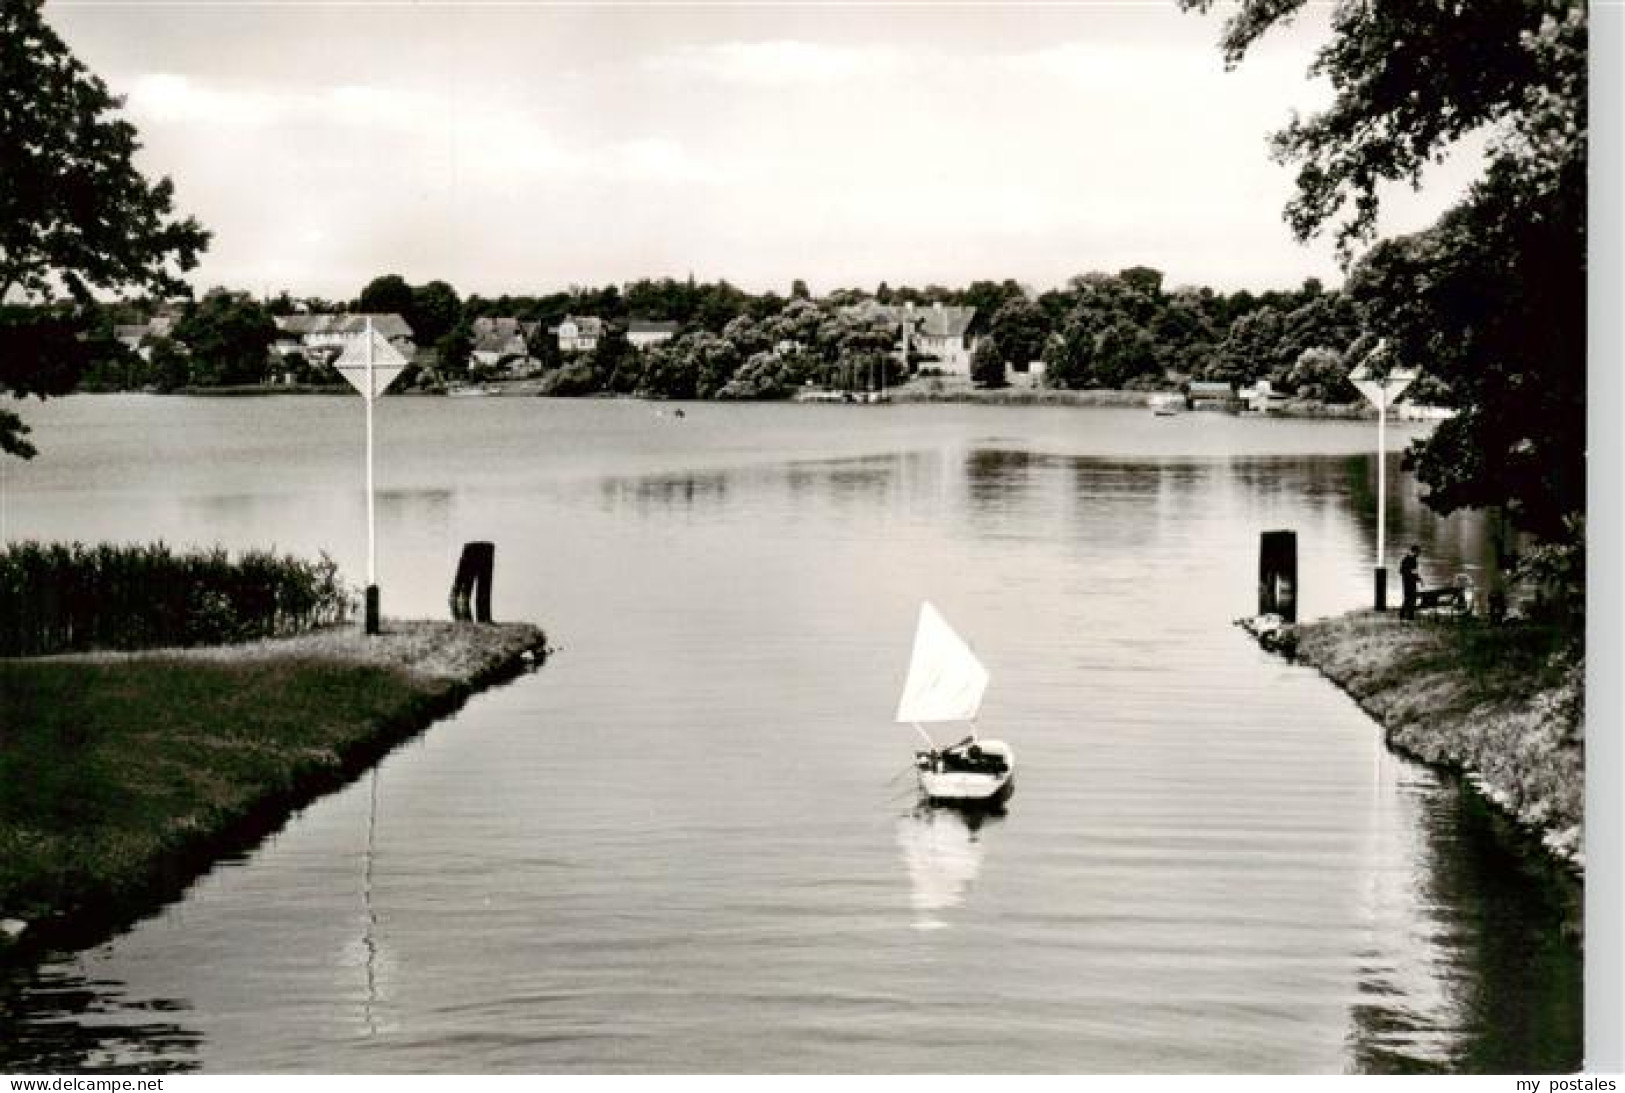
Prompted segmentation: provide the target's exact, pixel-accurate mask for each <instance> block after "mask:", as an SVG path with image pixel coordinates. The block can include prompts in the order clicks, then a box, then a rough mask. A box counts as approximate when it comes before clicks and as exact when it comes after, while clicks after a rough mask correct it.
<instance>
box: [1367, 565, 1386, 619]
mask: <svg viewBox="0 0 1625 1093" xmlns="http://www.w3.org/2000/svg"><path fill="white" fill-rule="evenodd" d="M1371 583H1372V599H1373V600H1374V602H1375V605H1376V608H1377V610H1378V611H1386V610H1388V567H1387V566H1385V565H1379V566H1378V567H1377V568H1376V569H1374V570H1372V571H1371Z"/></svg>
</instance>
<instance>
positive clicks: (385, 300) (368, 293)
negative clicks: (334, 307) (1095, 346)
mask: <svg viewBox="0 0 1625 1093" xmlns="http://www.w3.org/2000/svg"><path fill="white" fill-rule="evenodd" d="M412 299H413V297H412V286H411V285H409V284H407V283H406V278H404V277H402V276H401V275H400V274H398V273H386V274H384V275H383V276H382V277H374V278H373V279H372V280H371V281H368V282H367V287H366V288H364V289H362V290H361V295H360V296H359V297H358V298H357V299H356V302H355V309H356V311H357V312H358V313H360V314H364V315H399V316H401V317H402V318H406V316H408V315H410V314H411V313H412ZM408 321H410V320H408ZM416 333H417V331H416V330H414V331H413V334H414V335H415V334H416ZM424 344H429V343H424Z"/></svg>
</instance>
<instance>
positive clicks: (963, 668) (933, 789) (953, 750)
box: [897, 603, 1016, 807]
mask: <svg viewBox="0 0 1625 1093" xmlns="http://www.w3.org/2000/svg"><path fill="white" fill-rule="evenodd" d="M988 678H989V677H988V673H987V669H986V668H985V667H983V666H982V662H981V661H980V660H978V659H976V654H975V653H973V652H972V651H971V648H970V646H969V645H967V644H965V640H964V639H963V638H961V637H960V636H959V635H958V634H956V633H954V630H953V627H951V626H949V625H948V622H947V620H945V619H944V618H943V617H942V614H941V613H940V612H939V611H937V609H936V608H935V607H933V606H931V604H929V603H922V604H921V605H920V622H919V626H918V627H917V628H916V630H915V632H914V653H913V656H912V657H911V658H910V660H909V666H908V679H907V681H906V682H905V683H904V684H903V696H902V698H901V699H900V700H899V701H898V703H897V720H898V722H899V723H903V724H909V725H913V726H914V729H915V731H916V732H918V733H919V734H920V735H921V736H922V737H924V738H925V742H926V745H927V746H926V747H925V748H924V749H923V750H921V751H917V752H915V753H914V768H915V770H916V771H917V772H918V774H919V780H920V793H921V794H922V795H923V796H924V797H925V798H926V799H927V800H928V801H930V802H931V803H933V804H945V805H960V806H971V807H975V806H983V807H986V806H990V805H999V804H1002V803H1003V802H1004V801H1006V800H1007V799H1009V797H1010V794H1011V793H1013V792H1015V788H1016V783H1015V778H1016V756H1015V752H1014V751H1013V750H1012V749H1011V747H1010V745H1009V744H1006V743H1005V742H1004V741H1002V740H983V739H981V738H980V737H978V736H977V734H976V714H977V711H979V710H980V709H981V707H982V695H983V694H984V693H985V692H986V691H987V684H988ZM953 722H960V723H964V724H967V725H969V726H970V735H969V736H966V737H965V738H964V739H963V740H960V741H959V742H958V743H956V744H949V745H946V746H939V745H938V744H937V743H936V742H935V741H934V740H932V739H931V736H930V734H929V733H927V732H926V731H925V729H924V728H922V727H921V726H922V725H928V724H941V723H953Z"/></svg>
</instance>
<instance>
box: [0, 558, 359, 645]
mask: <svg viewBox="0 0 1625 1093" xmlns="http://www.w3.org/2000/svg"><path fill="white" fill-rule="evenodd" d="M352 606H353V595H352V593H351V591H350V590H349V589H347V588H346V587H345V586H344V584H343V582H342V581H341V580H340V579H339V572H338V565H337V564H336V563H335V562H334V561H333V559H332V558H330V557H328V556H327V555H326V554H325V553H323V554H322V556H321V558H320V559H319V560H317V561H310V560H307V559H303V558H296V557H294V556H292V555H282V556H278V555H276V554H273V553H271V552H269V551H259V550H255V551H248V552H246V553H243V554H241V555H240V556H238V558H237V559H236V560H235V561H233V560H232V559H231V558H230V556H229V555H228V554H227V552H226V550H225V549H224V548H222V547H214V548H211V549H197V550H188V551H185V552H176V551H174V550H172V549H170V547H168V546H167V545H165V544H164V543H152V544H146V545H140V544H133V545H113V544H106V543H104V544H100V545H96V546H86V545H84V544H82V543H72V544H64V543H36V542H24V543H17V544H13V545H11V546H9V547H7V548H5V549H4V550H0V656H39V655H43V654H49V653H63V652H72V651H77V650H84V649H150V648H157V647H162V646H179V645H209V644H219V643H224V642H233V641H248V640H252V639H254V638H264V637H280V636H284V635H288V634H295V633H299V632H301V631H304V630H309V629H313V628H315V627H319V626H325V625H329V624H331V623H335V622H340V621H343V620H344V619H346V618H347V617H349V615H350V612H351V609H352Z"/></svg>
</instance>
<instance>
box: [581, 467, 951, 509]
mask: <svg viewBox="0 0 1625 1093" xmlns="http://www.w3.org/2000/svg"><path fill="white" fill-rule="evenodd" d="M941 485H942V474H941V467H940V460H939V459H938V457H937V456H936V454H935V453H929V452H896V453H891V454H888V455H879V456H863V457H858V458H850V459H816V460H805V461H795V462H787V463H776V464H770V465H766V466H748V467H741V468H736V469H732V470H725V471H724V470H714V471H692V472H680V473H671V472H665V473H661V474H649V475H637V476H632V477H615V478H604V479H600V480H599V481H598V483H597V488H598V495H599V502H600V506H601V508H602V509H603V510H604V511H606V512H609V513H617V512H622V511H626V510H628V509H630V510H633V511H635V512H637V513H638V514H640V515H643V514H647V513H650V512H673V511H676V512H683V513H687V514H701V513H708V512H716V511H719V510H721V509H723V508H724V507H725V506H726V505H727V504H728V503H729V502H730V501H731V500H733V499H735V498H737V497H739V496H750V495H758V496H760V495H769V496H771V495H782V496H783V497H785V498H786V499H787V500H788V501H789V502H790V504H788V505H787V506H785V511H786V512H787V513H790V514H804V513H805V512H807V511H808V510H809V507H810V506H809V503H818V502H821V503H824V504H827V505H830V506H832V507H835V508H841V509H844V508H853V507H862V508H864V509H865V510H866V511H867V510H868V509H869V508H870V507H871V506H872V504H873V503H874V502H875V501H877V500H878V501H886V500H889V499H891V498H893V496H894V495H896V494H898V493H899V492H901V494H902V496H904V497H905V498H909V499H914V498H916V497H924V498H925V499H926V500H927V501H929V502H931V503H933V504H935V503H936V502H937V501H939V500H940V492H941Z"/></svg>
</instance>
